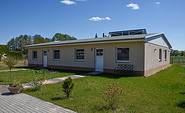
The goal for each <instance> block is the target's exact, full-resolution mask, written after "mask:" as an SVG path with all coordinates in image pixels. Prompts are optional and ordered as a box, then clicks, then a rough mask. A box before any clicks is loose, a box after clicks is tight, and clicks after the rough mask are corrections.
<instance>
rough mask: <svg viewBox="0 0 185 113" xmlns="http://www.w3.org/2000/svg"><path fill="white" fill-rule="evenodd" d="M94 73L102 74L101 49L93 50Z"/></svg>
mask: <svg viewBox="0 0 185 113" xmlns="http://www.w3.org/2000/svg"><path fill="white" fill-rule="evenodd" d="M95 71H99V72H103V49H100V48H97V49H96V50H95Z"/></svg>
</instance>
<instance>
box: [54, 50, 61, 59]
mask: <svg viewBox="0 0 185 113" xmlns="http://www.w3.org/2000/svg"><path fill="white" fill-rule="evenodd" d="M54 59H60V50H54Z"/></svg>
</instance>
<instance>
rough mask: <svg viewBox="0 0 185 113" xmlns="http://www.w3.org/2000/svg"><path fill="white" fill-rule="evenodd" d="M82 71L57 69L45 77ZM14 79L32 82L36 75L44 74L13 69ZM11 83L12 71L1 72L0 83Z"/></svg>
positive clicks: (41, 75)
mask: <svg viewBox="0 0 185 113" xmlns="http://www.w3.org/2000/svg"><path fill="white" fill-rule="evenodd" d="M80 73H81V72H77V71H61V72H60V71H56V72H55V73H47V74H46V75H45V79H51V78H57V77H63V76H68V75H75V74H80ZM12 76H13V80H15V81H20V82H21V83H28V82H31V81H32V79H33V77H34V76H38V77H40V78H42V77H43V74H32V70H31V69H28V70H23V71H12ZM8 84H10V72H0V85H8Z"/></svg>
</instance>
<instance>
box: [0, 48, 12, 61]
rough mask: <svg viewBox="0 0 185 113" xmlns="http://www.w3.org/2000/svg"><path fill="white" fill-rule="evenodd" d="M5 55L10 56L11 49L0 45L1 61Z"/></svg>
mask: <svg viewBox="0 0 185 113" xmlns="http://www.w3.org/2000/svg"><path fill="white" fill-rule="evenodd" d="M4 54H6V55H9V54H10V47H9V46H7V45H0V61H1V58H2V56H3V55H4Z"/></svg>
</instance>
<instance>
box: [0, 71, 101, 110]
mask: <svg viewBox="0 0 185 113" xmlns="http://www.w3.org/2000/svg"><path fill="white" fill-rule="evenodd" d="M96 74H98V73H95V72H92V73H86V74H83V75H71V76H66V77H59V78H54V79H49V80H47V81H45V82H46V84H53V83H57V82H61V81H64V80H65V79H66V78H68V77H71V78H72V79H77V78H81V77H85V76H88V75H96ZM23 85H24V87H25V88H29V87H30V86H29V84H23ZM0 113H75V112H74V111H72V110H69V109H66V108H63V107H60V106H57V105H55V104H52V103H50V102H46V101H43V100H41V99H38V98H36V97H32V96H30V95H27V94H24V93H19V94H14V95H13V94H10V93H9V91H8V89H7V85H0Z"/></svg>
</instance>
